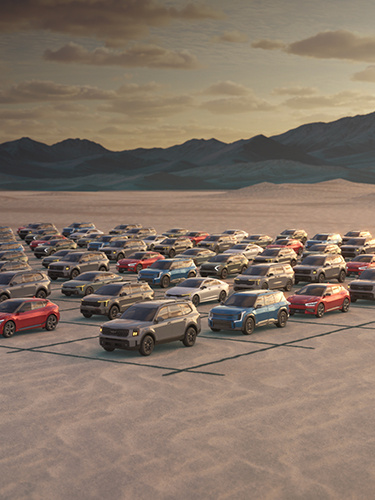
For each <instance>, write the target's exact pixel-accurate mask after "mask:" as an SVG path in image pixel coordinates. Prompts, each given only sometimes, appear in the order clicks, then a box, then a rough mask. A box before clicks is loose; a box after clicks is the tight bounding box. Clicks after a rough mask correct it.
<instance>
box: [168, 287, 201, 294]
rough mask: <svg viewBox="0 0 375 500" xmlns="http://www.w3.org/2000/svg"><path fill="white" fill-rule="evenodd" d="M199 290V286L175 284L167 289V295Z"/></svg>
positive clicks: (190, 292)
mask: <svg viewBox="0 0 375 500" xmlns="http://www.w3.org/2000/svg"><path fill="white" fill-rule="evenodd" d="M197 291H199V288H189V287H184V286H175V287H173V288H171V289H170V290H168V292H167V294H168V295H191V294H193V293H196V292H197Z"/></svg>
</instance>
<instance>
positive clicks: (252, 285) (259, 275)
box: [233, 264, 294, 291]
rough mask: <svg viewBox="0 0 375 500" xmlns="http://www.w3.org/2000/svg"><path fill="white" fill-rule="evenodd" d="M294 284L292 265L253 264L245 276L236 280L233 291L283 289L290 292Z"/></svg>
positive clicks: (241, 275)
mask: <svg viewBox="0 0 375 500" xmlns="http://www.w3.org/2000/svg"><path fill="white" fill-rule="evenodd" d="M293 283H294V271H293V268H292V266H291V265H290V264H253V265H252V266H249V267H248V268H247V269H246V271H245V272H244V273H243V274H240V275H239V276H237V277H236V278H234V286H233V290H235V291H237V290H257V289H259V288H263V289H267V288H269V289H270V290H274V289H278V288H283V289H284V290H286V291H289V290H290V289H291V288H292V286H293Z"/></svg>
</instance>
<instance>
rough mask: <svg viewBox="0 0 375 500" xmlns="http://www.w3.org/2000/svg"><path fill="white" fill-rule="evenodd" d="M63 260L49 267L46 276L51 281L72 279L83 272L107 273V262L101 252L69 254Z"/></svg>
mask: <svg viewBox="0 0 375 500" xmlns="http://www.w3.org/2000/svg"><path fill="white" fill-rule="evenodd" d="M63 259H64V260H59V261H58V262H53V263H52V264H50V265H49V268H48V276H49V277H50V278H51V279H52V280H56V279H57V278H68V279H74V278H76V277H77V276H78V275H79V274H81V273H83V272H85V271H109V261H108V259H107V256H106V255H105V254H104V253H102V252H71V253H68V254H67V255H66V256H65V257H63Z"/></svg>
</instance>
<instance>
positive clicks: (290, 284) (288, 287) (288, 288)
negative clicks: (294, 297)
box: [284, 280, 293, 292]
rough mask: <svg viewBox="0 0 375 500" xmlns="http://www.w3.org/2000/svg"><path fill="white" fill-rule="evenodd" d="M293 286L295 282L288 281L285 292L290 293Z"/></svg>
mask: <svg viewBox="0 0 375 500" xmlns="http://www.w3.org/2000/svg"><path fill="white" fill-rule="evenodd" d="M292 286H293V281H292V280H288V281H287V282H286V285H285V287H284V290H285V291H286V292H289V291H290V290H291V289H292Z"/></svg>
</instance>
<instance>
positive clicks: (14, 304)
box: [0, 300, 24, 313]
mask: <svg viewBox="0 0 375 500" xmlns="http://www.w3.org/2000/svg"><path fill="white" fill-rule="evenodd" d="M23 302H24V301H23V300H4V302H1V303H0V313H13V312H14V311H15V310H16V309H18V308H19V306H20V305H21V304H23Z"/></svg>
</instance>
